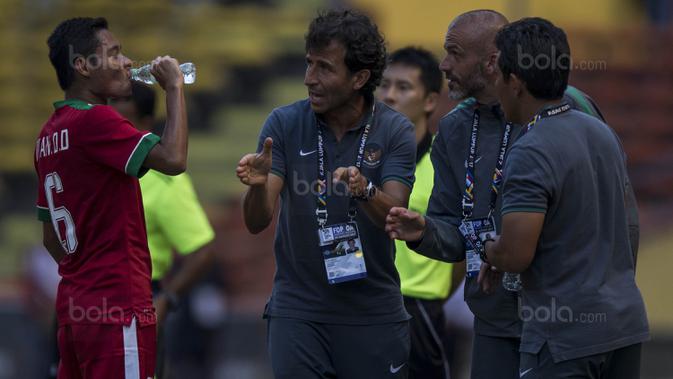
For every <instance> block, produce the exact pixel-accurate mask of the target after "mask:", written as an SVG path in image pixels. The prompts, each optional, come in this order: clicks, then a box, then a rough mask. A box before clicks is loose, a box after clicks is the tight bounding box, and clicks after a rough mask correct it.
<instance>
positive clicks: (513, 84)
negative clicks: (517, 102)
mask: <svg viewBox="0 0 673 379" xmlns="http://www.w3.org/2000/svg"><path fill="white" fill-rule="evenodd" d="M507 86H508V87H509V88H510V90H511V91H512V93H513V94H514V95H515V96H516V97H517V98H520V97H522V96H523V94H524V92H527V91H528V90H527V88H526V82H524V81H523V80H521V79H519V77H518V76H516V74H513V73H510V74H509V81H508V83H507Z"/></svg>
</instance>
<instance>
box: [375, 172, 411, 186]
mask: <svg viewBox="0 0 673 379" xmlns="http://www.w3.org/2000/svg"><path fill="white" fill-rule="evenodd" d="M391 180H394V181H396V182H400V183H402V184H404V185H405V186H407V187H409V188H410V189H413V188H414V182H413V181H409V179H407V178H404V177H401V176H397V175H391V176H386V177H385V178H383V179H381V186H383V185H384V184H385V183H386V182H389V181H391Z"/></svg>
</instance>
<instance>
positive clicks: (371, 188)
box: [355, 179, 376, 201]
mask: <svg viewBox="0 0 673 379" xmlns="http://www.w3.org/2000/svg"><path fill="white" fill-rule="evenodd" d="M374 196H376V186H375V185H374V183H372V181H371V180H369V179H367V187H365V192H364V193H363V194H362V195H360V196H356V197H355V199H356V200H360V201H369V200H371V199H372V198H374Z"/></svg>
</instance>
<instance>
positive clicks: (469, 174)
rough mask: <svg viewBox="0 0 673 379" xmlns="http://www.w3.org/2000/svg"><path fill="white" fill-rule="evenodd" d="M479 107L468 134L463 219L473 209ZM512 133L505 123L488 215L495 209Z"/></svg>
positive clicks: (509, 125)
mask: <svg viewBox="0 0 673 379" xmlns="http://www.w3.org/2000/svg"><path fill="white" fill-rule="evenodd" d="M479 117H480V115H479V109H475V111H474V117H473V119H472V133H471V134H470V149H469V151H468V156H467V169H466V171H465V192H463V219H468V218H470V217H472V211H473V209H474V181H475V180H474V178H475V176H474V165H475V157H476V155H477V138H478V131H479ZM511 133H512V124H511V123H509V122H508V123H507V124H506V125H505V132H504V134H503V136H502V142H501V143H500V153H499V154H498V161H497V162H496V164H495V171H494V172H493V180H492V182H491V203H490V204H489V212H488V213H489V217H490V215H491V213H492V212H493V210H495V203H496V201H497V199H498V189H499V188H500V183H501V182H502V167H503V165H504V163H505V153H506V152H507V146H508V145H509V137H510V135H511Z"/></svg>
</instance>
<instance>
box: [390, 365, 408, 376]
mask: <svg viewBox="0 0 673 379" xmlns="http://www.w3.org/2000/svg"><path fill="white" fill-rule="evenodd" d="M404 365H406V363H402V364H401V365H399V366H397V367H393V364H392V363H391V364H390V373H391V374H397V372H398V371H400V370H401V369H402V367H404Z"/></svg>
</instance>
